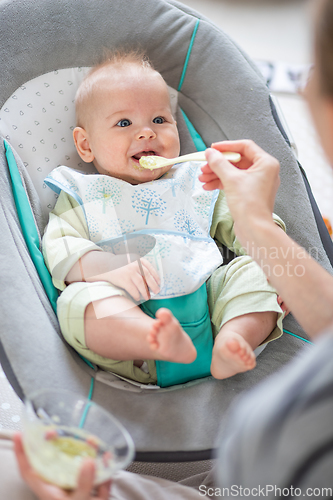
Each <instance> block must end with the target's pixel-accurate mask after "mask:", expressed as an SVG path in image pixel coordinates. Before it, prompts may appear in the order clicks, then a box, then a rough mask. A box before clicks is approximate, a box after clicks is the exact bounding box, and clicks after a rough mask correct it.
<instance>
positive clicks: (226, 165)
mask: <svg viewBox="0 0 333 500" xmlns="http://www.w3.org/2000/svg"><path fill="white" fill-rule="evenodd" d="M223 151H233V152H236V153H240V155H241V161H240V162H239V163H237V166H235V165H233V164H232V163H230V162H229V161H227V160H226V159H225V157H224V156H223V155H222V154H221V152H223ZM206 158H207V162H208V165H205V166H204V167H202V174H201V175H200V176H199V179H200V180H201V181H202V182H203V183H204V186H203V187H204V189H207V190H212V189H223V190H224V192H225V194H226V198H227V202H228V206H229V209H230V212H231V215H232V217H233V219H234V221H235V230H236V233H238V236H239V237H240V239H242V238H241V236H242V235H244V237H245V238H243V241H244V239H246V240H248V237H247V236H248V232H249V230H250V227H251V224H256V223H258V221H260V220H264V219H266V220H270V221H272V222H273V219H272V212H273V207H274V200H275V195H276V192H277V189H278V187H279V184H280V179H279V168H280V166H279V162H278V161H277V160H276V159H275V158H273V157H272V156H271V155H269V154H268V153H266V152H265V151H264V150H263V149H261V148H260V147H259V146H257V145H256V144H255V143H254V142H253V141H249V140H244V141H225V142H219V143H214V144H212V149H208V150H207V151H206Z"/></svg>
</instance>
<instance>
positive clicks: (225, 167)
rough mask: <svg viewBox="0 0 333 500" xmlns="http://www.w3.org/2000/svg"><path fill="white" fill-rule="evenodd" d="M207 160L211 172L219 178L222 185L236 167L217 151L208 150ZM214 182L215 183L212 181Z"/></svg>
mask: <svg viewBox="0 0 333 500" xmlns="http://www.w3.org/2000/svg"><path fill="white" fill-rule="evenodd" d="M206 158H207V161H208V164H209V166H210V168H211V170H212V171H213V172H214V173H215V174H216V175H217V176H218V177H219V179H220V181H221V182H222V184H224V182H223V181H224V178H225V177H227V178H228V177H229V175H230V173H232V172H233V171H234V170H235V169H236V170H237V168H236V167H234V166H233V165H232V164H231V163H229V161H228V160H226V159H225V157H224V156H223V155H222V154H221V153H220V152H219V151H217V150H215V149H211V148H210V149H207V150H206ZM211 182H214V181H211Z"/></svg>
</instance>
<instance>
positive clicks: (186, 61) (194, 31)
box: [177, 19, 200, 92]
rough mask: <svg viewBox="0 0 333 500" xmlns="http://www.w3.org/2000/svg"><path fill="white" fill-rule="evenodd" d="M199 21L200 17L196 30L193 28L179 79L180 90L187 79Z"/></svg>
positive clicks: (198, 20)
mask: <svg viewBox="0 0 333 500" xmlns="http://www.w3.org/2000/svg"><path fill="white" fill-rule="evenodd" d="M199 23H200V19H197V22H196V23H195V26H194V30H193V33H192V37H191V40H190V45H189V47H188V49H187V54H186V58H185V62H184V67H183V71H182V74H181V77H180V81H179V85H178V89H177V90H178V92H180V90H181V88H182V86H183V83H184V80H185V75H186V71H187V66H188V62H189V60H190V56H191V52H192V48H193V44H194V39H195V35H196V34H197V31H198V28H199Z"/></svg>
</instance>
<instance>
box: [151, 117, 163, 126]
mask: <svg viewBox="0 0 333 500" xmlns="http://www.w3.org/2000/svg"><path fill="white" fill-rule="evenodd" d="M164 122H165V119H164V118H163V116H156V118H154V119H153V123H157V124H158V125H161V124H162V123H164Z"/></svg>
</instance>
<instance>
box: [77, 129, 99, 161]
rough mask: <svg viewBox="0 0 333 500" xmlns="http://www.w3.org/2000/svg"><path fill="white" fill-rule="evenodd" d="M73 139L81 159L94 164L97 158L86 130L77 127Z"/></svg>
mask: <svg viewBox="0 0 333 500" xmlns="http://www.w3.org/2000/svg"><path fill="white" fill-rule="evenodd" d="M73 139H74V144H75V147H76V149H77V152H78V153H79V155H80V157H81V159H82V160H83V161H85V162H86V163H90V162H92V161H93V160H94V158H95V156H94V154H93V152H92V150H91V148H90V142H89V138H88V134H87V132H86V130H85V129H84V128H82V127H75V129H74V130H73Z"/></svg>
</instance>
